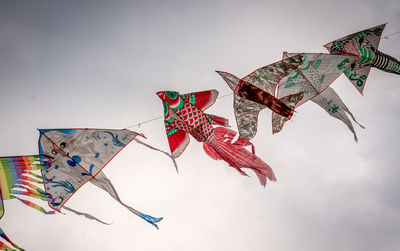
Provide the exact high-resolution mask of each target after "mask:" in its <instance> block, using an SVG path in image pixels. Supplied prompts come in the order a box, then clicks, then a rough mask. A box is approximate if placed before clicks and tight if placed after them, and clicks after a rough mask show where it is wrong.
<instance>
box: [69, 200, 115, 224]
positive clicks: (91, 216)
mask: <svg viewBox="0 0 400 251" xmlns="http://www.w3.org/2000/svg"><path fill="white" fill-rule="evenodd" d="M62 208H64V209H66V210H68V211H70V212H73V213H74V214H77V215H81V216H85V217H86V218H88V219H91V220H95V221H98V222H100V223H103V224H104V225H111V223H107V222H104V221H102V220H99V219H98V218H96V217H94V216H93V215H91V214H88V213H82V212H79V211H76V210H74V209H72V208H70V207H67V206H65V205H64V206H63V207H62Z"/></svg>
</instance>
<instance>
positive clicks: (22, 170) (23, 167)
mask: <svg viewBox="0 0 400 251" xmlns="http://www.w3.org/2000/svg"><path fill="white" fill-rule="evenodd" d="M50 163H51V159H50V158H49V157H48V156H40V155H32V156H14V157H0V190H1V191H0V218H2V217H3V215H4V206H3V200H9V199H18V200H19V201H21V202H22V203H24V204H25V205H27V206H30V207H32V208H35V209H37V210H39V211H41V212H43V213H45V214H54V213H55V212H54V211H46V210H45V209H44V208H42V207H40V206H38V205H36V204H35V203H32V202H31V201H29V200H25V199H22V198H20V196H21V195H23V196H29V197H33V198H37V199H41V200H44V201H47V200H48V199H49V198H50V195H49V194H48V193H46V192H45V191H43V190H42V189H41V188H39V187H37V186H36V184H43V179H42V177H41V176H40V175H38V174H36V173H35V171H36V170H42V169H43V168H47V167H49V166H50V165H51V164H50ZM0 236H1V237H2V238H3V239H4V240H6V241H7V242H8V243H10V244H11V245H12V246H13V247H14V248H16V249H18V250H23V249H22V248H20V247H19V246H17V245H16V244H15V243H13V242H12V241H11V240H10V239H9V238H8V237H7V235H6V234H5V233H4V231H3V230H2V229H1V228H0ZM0 248H1V250H13V249H12V248H10V247H9V246H8V245H7V244H5V243H4V242H2V241H0Z"/></svg>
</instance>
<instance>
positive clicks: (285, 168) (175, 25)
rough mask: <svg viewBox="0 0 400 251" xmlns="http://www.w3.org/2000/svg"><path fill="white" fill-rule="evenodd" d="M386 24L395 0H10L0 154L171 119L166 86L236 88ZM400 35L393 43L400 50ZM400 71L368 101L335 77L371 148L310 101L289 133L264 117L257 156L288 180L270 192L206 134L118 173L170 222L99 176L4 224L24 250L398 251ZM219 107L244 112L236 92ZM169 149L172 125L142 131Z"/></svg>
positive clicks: (111, 170)
mask: <svg viewBox="0 0 400 251" xmlns="http://www.w3.org/2000/svg"><path fill="white" fill-rule="evenodd" d="M386 22H387V23H388V25H387V26H386V29H385V31H384V35H388V34H390V33H392V32H395V31H398V30H400V3H399V2H398V1H397V0H391V1H389V0H388V1H378V0H375V1H294V0H293V1H6V0H3V1H1V2H0V58H1V60H0V76H1V77H0V107H1V108H0V116H1V118H2V120H1V122H2V123H1V124H0V129H1V132H0V135H1V136H0V137H1V139H2V141H1V144H0V155H1V156H9V155H23V154H35V153H37V151H38V150H37V139H38V132H37V131H36V128H70V127H79V128H85V127H92V128H125V127H128V126H130V125H133V124H136V123H139V122H141V121H145V120H148V119H151V118H154V117H158V116H161V115H162V111H163V110H162V109H163V108H162V104H161V102H160V100H159V99H158V97H157V96H156V95H155V92H156V91H160V90H176V91H179V92H181V93H185V92H192V91H200V90H205V89H213V88H214V89H217V90H218V91H219V92H220V95H223V94H227V93H229V92H230V89H229V88H228V86H227V85H226V84H225V82H224V81H223V80H222V79H221V78H220V76H218V74H217V73H215V72H214V71H215V70H223V71H227V72H230V73H232V74H234V75H236V76H238V77H243V76H244V75H246V74H248V73H250V72H251V71H253V70H254V69H256V68H259V67H261V66H264V65H267V64H270V63H272V62H274V61H277V60H279V59H280V58H281V56H282V51H289V52H326V51H325V49H324V48H323V47H322V45H323V44H325V43H327V42H330V41H332V40H334V39H337V38H339V37H342V36H344V35H347V34H350V33H353V32H356V31H359V30H362V29H365V28H369V27H371V26H375V25H379V24H382V23H386ZM399 41H400V35H397V36H393V37H391V38H390V39H388V40H386V39H383V40H382V41H381V44H380V50H381V51H383V52H385V53H387V54H389V55H391V56H393V57H396V58H398V59H399V58H400V42H399ZM399 83H400V77H399V76H398V75H394V74H388V73H385V72H381V71H379V70H376V69H372V70H371V73H370V75H369V78H368V81H367V84H366V87H365V91H364V96H361V95H359V93H358V92H357V91H356V89H355V88H354V87H353V86H352V85H351V83H350V82H349V81H348V80H347V79H346V78H345V77H343V76H342V77H340V78H339V79H338V80H337V81H336V82H335V83H334V84H333V85H332V87H333V88H334V89H335V90H336V91H337V92H338V93H339V95H340V96H341V97H342V99H343V101H344V102H345V103H346V105H347V106H348V107H349V108H350V110H351V111H352V112H353V114H354V115H355V116H356V118H357V119H358V121H359V122H360V123H361V124H363V125H364V126H366V129H365V130H363V129H361V128H360V127H358V126H357V125H354V126H355V129H356V131H357V134H358V137H359V143H358V144H357V143H354V141H353V136H352V134H351V132H350V131H349V130H348V129H347V127H346V126H345V125H344V124H342V123H341V122H340V121H337V120H336V119H334V118H331V117H330V116H328V115H327V114H326V112H325V111H323V110H322V109H320V108H319V107H317V106H316V105H314V104H312V103H307V104H305V105H304V106H302V107H300V108H299V109H298V112H297V113H296V117H295V118H294V120H293V121H294V123H291V122H288V123H287V125H286V126H285V128H284V129H283V130H282V132H281V133H280V134H278V135H272V134H271V131H272V130H271V112H270V111H267V110H265V111H263V112H261V113H260V119H259V129H258V134H257V136H256V138H255V140H254V144H255V146H256V153H257V154H258V156H260V157H261V158H263V159H264V161H265V162H266V163H268V164H269V165H270V166H271V167H272V168H273V169H274V172H275V174H276V176H277V179H278V181H277V182H275V183H268V184H267V186H266V188H262V187H261V186H260V185H259V183H258V180H257V178H256V177H254V176H255V175H254V174H253V173H250V172H248V173H249V175H250V176H251V177H244V176H241V175H239V174H238V173H237V172H236V171H235V170H234V169H232V168H230V167H228V165H227V164H226V163H224V162H222V161H214V160H212V159H211V158H209V157H208V156H206V154H205V153H204V152H203V150H202V145H201V144H200V143H198V142H196V141H195V140H194V139H192V140H191V143H190V145H189V147H188V148H187V150H186V151H185V152H184V154H183V155H182V156H181V157H179V158H178V159H177V161H178V164H179V166H180V174H179V175H178V174H176V172H175V170H174V167H173V165H172V163H171V161H170V160H169V159H168V158H166V157H164V156H163V155H162V154H159V153H157V152H154V151H150V150H148V149H146V148H143V147H142V146H140V145H138V144H135V143H131V144H130V145H129V146H127V147H126V148H125V149H124V150H123V151H122V152H121V153H120V154H119V155H118V156H117V157H116V158H115V159H114V160H113V161H112V162H111V163H110V164H109V165H108V166H107V167H106V168H105V169H104V172H105V173H106V174H107V176H108V177H109V178H110V179H111V180H112V182H113V183H114V185H115V187H116V189H117V190H118V191H119V193H120V196H121V198H122V199H123V200H124V201H125V202H126V203H127V204H130V205H132V206H133V207H134V208H136V209H138V210H140V211H142V212H144V213H147V214H150V215H152V216H156V217H158V216H163V217H164V220H163V221H162V222H160V224H159V227H160V230H159V231H157V230H156V229H154V228H153V227H152V226H151V225H149V224H147V223H146V222H144V221H143V220H141V219H139V218H138V217H136V216H134V215H133V214H131V213H130V212H129V211H128V210H126V209H125V208H124V207H122V206H121V205H119V204H118V203H117V202H116V201H114V200H113V199H112V198H110V196H109V195H107V194H106V193H104V192H103V191H101V190H99V189H98V188H96V187H94V186H92V185H91V184H87V185H85V186H83V187H82V189H81V190H79V192H77V193H76V194H75V195H74V197H73V198H72V199H71V200H70V201H69V202H68V206H70V207H72V208H75V209H77V210H80V211H86V212H90V213H91V214H93V215H96V216H98V217H99V218H101V219H103V220H105V221H109V222H114V223H113V224H112V225H111V226H104V225H101V224H98V223H96V222H93V221H90V220H87V219H85V218H83V217H79V216H75V215H72V214H70V213H67V215H61V214H58V215H55V216H46V215H42V214H40V213H39V212H37V211H35V210H32V209H30V208H28V207H26V206H24V205H23V204H22V203H20V202H18V201H15V200H9V201H6V202H5V215H4V217H3V218H2V220H1V221H0V226H1V228H3V230H4V231H5V232H6V233H7V234H8V235H9V236H10V237H11V239H12V240H14V241H15V242H16V243H17V244H19V245H20V246H21V247H23V248H25V249H26V250H41V251H42V250H44V251H47V250H58V251H64V250H65V251H67V250H68V251H69V250H96V251H100V250H174V251H175V250H231V251H235V250H238V251H239V250H252V251H253V250H254V251H258V250H274V251H289V250H297V251H314V250H315V251H320V250H324V251H331V250H332V251H333V250H341V251H353V250H363V251H370V250H371V251H372V250H373V251H375V250H386V251H395V250H398V248H399V246H400V229H399V226H400V195H399V192H398V190H399V184H400V170H399V166H398V163H397V162H398V160H397V157H398V154H399V153H400V152H399V148H398V142H400V136H399V133H398V130H399V128H400V120H399V118H398V116H397V114H399V111H400V105H399V104H400V103H399V98H400V85H399ZM209 113H214V114H217V115H222V116H225V117H227V118H229V119H230V123H231V125H232V126H233V127H232V128H233V129H234V130H236V125H235V122H234V115H233V110H232V97H231V96H229V97H226V98H222V99H219V100H218V101H217V103H216V104H215V105H214V106H213V107H212V108H211V109H210V110H209ZM131 129H133V130H135V131H138V132H143V133H144V134H145V135H146V136H147V137H148V140H147V141H146V142H147V143H149V144H152V145H154V146H157V147H160V148H162V149H165V150H167V149H168V145H167V139H166V136H165V130H164V128H163V123H162V121H161V120H157V121H154V122H152V123H148V124H145V125H142V126H141V127H140V128H137V127H135V128H131Z"/></svg>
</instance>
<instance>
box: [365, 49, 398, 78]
mask: <svg viewBox="0 0 400 251" xmlns="http://www.w3.org/2000/svg"><path fill="white" fill-rule="evenodd" d="M375 54H376V55H375V58H374V61H373V63H372V66H374V67H376V68H378V69H380V70H383V71H386V72H389V73H395V74H398V75H400V62H399V61H398V60H397V59H395V58H394V57H391V56H389V55H387V54H385V53H383V52H380V51H378V50H376V51H375Z"/></svg>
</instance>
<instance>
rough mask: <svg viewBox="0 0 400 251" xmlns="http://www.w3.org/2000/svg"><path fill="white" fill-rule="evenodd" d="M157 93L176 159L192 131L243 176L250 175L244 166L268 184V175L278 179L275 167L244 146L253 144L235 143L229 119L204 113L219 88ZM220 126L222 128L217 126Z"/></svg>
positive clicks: (207, 149)
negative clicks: (183, 92) (191, 91)
mask: <svg viewBox="0 0 400 251" xmlns="http://www.w3.org/2000/svg"><path fill="white" fill-rule="evenodd" d="M157 95H158V96H159V97H160V99H161V100H162V101H163V105H164V123H165V129H166V133H167V137H168V142H169V146H170V150H171V155H172V156H173V157H174V158H177V157H179V156H180V155H181V154H182V153H183V151H184V150H185V149H186V147H187V145H188V144H189V134H190V135H192V137H194V138H195V139H196V140H197V141H199V142H203V149H204V151H205V152H206V153H207V154H208V155H209V156H210V157H211V158H213V159H216V160H219V159H222V160H224V161H226V162H227V163H228V164H229V165H230V166H231V167H233V168H235V169H236V170H237V171H239V173H241V174H242V175H247V174H246V173H245V172H244V171H242V170H241V168H250V169H252V170H253V171H254V172H255V173H256V174H257V176H258V178H259V180H260V183H261V185H263V186H265V185H266V183H267V178H268V179H269V180H273V181H274V180H276V178H275V175H274V173H273V171H272V169H271V168H270V167H269V166H268V165H267V164H266V163H265V162H264V161H262V160H261V159H260V158H258V157H257V156H256V155H255V154H254V151H253V153H250V152H249V151H247V150H246V149H245V148H244V146H249V145H251V143H250V142H249V141H248V140H246V139H238V140H237V141H236V142H234V143H232V140H233V138H234V137H235V135H236V133H235V132H234V131H232V130H230V129H227V128H225V127H227V126H229V125H228V120H227V119H225V118H221V117H218V116H215V115H210V114H206V113H204V110H206V109H207V108H208V107H210V106H211V105H213V104H214V102H215V100H216V98H217V97H218V91H216V90H208V91H201V92H194V93H188V94H182V95H180V94H179V93H178V92H171V91H160V92H157ZM213 125H220V127H215V128H214V127H213Z"/></svg>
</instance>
